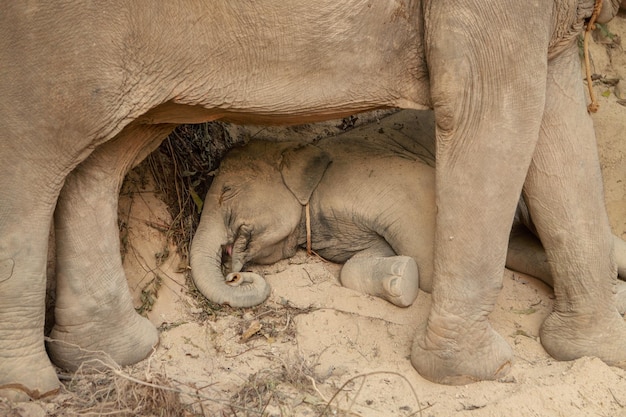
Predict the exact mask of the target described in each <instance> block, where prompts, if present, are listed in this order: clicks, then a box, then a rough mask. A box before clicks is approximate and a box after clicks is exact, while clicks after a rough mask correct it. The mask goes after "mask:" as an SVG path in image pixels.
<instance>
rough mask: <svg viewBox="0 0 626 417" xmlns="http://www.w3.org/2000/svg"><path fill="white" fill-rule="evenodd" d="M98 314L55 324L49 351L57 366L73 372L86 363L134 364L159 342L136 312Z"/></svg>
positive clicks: (153, 331) (149, 326) (154, 331)
mask: <svg viewBox="0 0 626 417" xmlns="http://www.w3.org/2000/svg"><path fill="white" fill-rule="evenodd" d="M57 317H58V315H57ZM78 317H85V316H84V315H83V316H78ZM99 317H101V319H100V320H94V321H84V322H83V323H71V324H63V323H58V322H57V324H55V326H54V327H53V329H52V332H51V334H50V340H49V341H48V350H49V353H50V358H51V359H52V361H53V362H54V363H55V364H56V365H58V366H59V367H61V368H64V369H68V370H71V371H74V370H76V369H77V368H78V367H79V366H80V365H81V364H82V363H83V362H90V363H92V364H94V365H95V366H97V365H102V364H108V365H114V364H117V365H121V366H125V365H131V364H134V363H137V362H139V361H141V360H143V359H145V358H146V357H147V356H148V355H149V354H150V352H151V351H152V350H153V349H154V347H155V346H156V345H157V344H158V342H159V334H158V332H157V329H156V328H155V327H154V326H153V325H152V323H150V321H149V320H148V319H146V318H145V317H142V316H140V315H139V314H137V313H135V312H134V311H132V312H131V313H130V314H126V315H123V316H120V314H119V313H116V314H110V315H102V314H101V315H99ZM83 320H85V319H83ZM102 320H106V321H102ZM112 362H114V363H112Z"/></svg>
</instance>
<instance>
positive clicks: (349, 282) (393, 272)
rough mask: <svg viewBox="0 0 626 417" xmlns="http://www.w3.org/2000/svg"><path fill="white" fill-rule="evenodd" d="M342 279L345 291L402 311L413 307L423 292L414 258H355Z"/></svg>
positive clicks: (343, 272) (345, 266) (342, 272)
mask: <svg viewBox="0 0 626 417" xmlns="http://www.w3.org/2000/svg"><path fill="white" fill-rule="evenodd" d="M340 279H341V284H342V285H343V286H344V287H347V288H351V289H353V290H356V291H360V292H362V293H365V294H369V295H374V296H376V297H380V298H383V299H385V300H387V301H389V302H390V303H392V304H395V305H397V306H399V307H407V306H410V305H411V304H413V301H415V298H416V297H417V294H418V292H419V275H418V271H417V264H416V263H415V260H414V259H413V258H411V257H410V256H388V257H365V256H362V257H354V258H351V259H349V260H348V262H346V264H345V265H344V266H343V268H342V270H341V276H340Z"/></svg>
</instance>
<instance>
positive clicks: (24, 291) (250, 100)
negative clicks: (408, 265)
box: [0, 0, 626, 397]
mask: <svg viewBox="0 0 626 417" xmlns="http://www.w3.org/2000/svg"><path fill="white" fill-rule="evenodd" d="M593 3H594V1H592V0H555V1H553V2H536V3H523V2H519V1H513V0H505V1H502V0H499V1H476V0H462V1H451V0H441V1H436V2H435V1H427V0H423V1H421V2H420V1H417V0H416V1H410V0H387V1H376V2H370V1H369V0H347V1H344V2H336V1H329V0H320V1H319V2H318V3H317V4H316V5H314V6H313V7H312V5H311V4H310V2H308V1H306V2H305V1H301V0H294V1H289V2H285V1H278V0H264V1H261V2H235V3H233V2H231V1H225V0H213V1H210V2H207V1H193V0H185V1H181V2H176V3H173V2H162V3H159V4H156V5H155V4H149V5H145V4H142V3H139V2H136V1H129V0H127V1H122V0H120V1H116V2H109V3H107V4H106V5H105V4H103V3H97V2H96V3H90V2H80V1H75V2H63V3H58V2H43V1H41V2H37V1H32V2H10V3H9V4H7V5H5V6H4V8H3V12H2V15H1V17H0V71H1V73H2V77H1V78H0V97H1V98H0V114H1V115H2V116H1V119H0V202H1V203H0V358H1V359H2V360H1V361H0V387H4V388H5V389H6V391H7V392H8V391H11V390H13V391H16V392H17V391H20V392H25V393H27V394H29V395H31V396H33V397H37V396H41V395H45V394H48V393H52V392H54V391H55V390H57V388H58V386H59V382H58V380H57V377H56V375H55V372H54V369H53V367H52V366H51V364H50V361H49V359H48V357H47V355H46V350H45V348H44V340H43V334H42V333H43V332H42V329H43V304H44V303H43V300H44V291H45V285H44V274H45V263H46V246H47V237H48V230H49V227H50V222H51V219H52V214H53V212H54V210H55V206H56V215H55V227H56V232H57V233H56V236H57V249H58V254H57V266H58V270H57V274H58V276H57V279H58V293H57V296H58V298H57V306H56V320H57V323H56V325H55V328H54V330H53V332H52V340H53V341H52V342H51V343H50V344H49V346H48V349H49V351H50V354H51V356H52V357H53V359H54V360H55V361H56V362H57V363H58V364H61V365H62V366H65V367H68V368H73V367H76V366H77V365H78V364H79V363H80V362H81V361H82V360H85V359H87V358H91V357H94V356H95V357H100V356H99V353H98V352H104V353H106V354H107V355H108V356H109V357H111V358H112V359H113V360H115V361H116V362H118V363H120V364H125V363H130V362H134V361H137V360H139V359H140V358H141V357H143V356H145V355H146V354H148V352H149V351H150V350H151V348H152V346H153V345H154V344H155V343H156V341H157V333H156V331H155V330H154V328H153V327H152V326H151V325H150V324H149V323H148V322H147V321H146V320H144V319H142V318H140V317H139V316H137V315H136V314H135V313H134V311H133V310H132V305H131V303H130V297H129V295H128V291H127V288H126V283H125V279H124V278H125V277H124V272H123V270H122V268H121V263H120V257H119V253H118V249H119V248H118V239H117V228H116V221H115V220H116V214H115V203H116V201H117V197H116V194H117V192H118V189H119V184H120V182H121V180H122V177H123V174H124V173H125V172H126V170H127V169H128V168H129V167H131V166H132V165H133V164H135V163H136V162H137V161H139V160H140V159H141V158H142V157H143V156H144V155H145V154H147V152H148V151H149V150H150V149H152V148H154V147H155V146H156V145H157V144H158V143H159V142H160V141H161V140H162V138H164V137H165V135H166V134H167V133H168V132H169V131H170V130H171V129H172V128H173V127H174V126H175V125H176V124H178V123H193V122H203V121H208V120H215V119H225V120H230V121H235V122H241V123H245V122H256V123H258V122H268V123H270V122H271V123H292V122H304V121H314V120H321V119H328V118H333V117H339V116H343V115H347V114H351V113H354V112H358V111H363V110H367V109H374V108H384V107H405V108H417V109H420V108H428V107H432V108H434V110H435V115H436V122H437V161H438V162H437V180H436V191H437V208H438V212H437V231H436V242H435V262H434V283H433V306H432V310H431V312H430V316H429V319H428V324H427V325H426V326H425V328H424V329H419V330H418V333H417V336H416V339H415V344H414V348H413V353H412V361H413V364H414V365H415V367H416V368H417V370H418V371H419V372H420V373H421V374H422V375H424V376H425V377H427V378H429V379H431V380H434V381H439V382H446V383H464V382H468V381H475V380H479V379H494V378H498V377H500V376H501V375H503V374H504V373H506V371H507V370H508V368H509V367H510V363H511V360H512V352H511V349H510V347H509V346H508V345H507V344H506V342H505V341H504V339H502V338H501V337H500V336H499V335H498V334H497V333H495V332H494V331H493V329H492V328H491V326H490V324H489V322H488V320H487V315H488V313H489V312H490V311H491V309H492V308H493V305H494V302H495V299H496V297H497V294H498V290H499V288H500V286H501V271H502V268H503V266H504V257H505V253H506V244H507V238H508V231H509V228H510V225H511V222H512V219H513V213H514V210H515V206H516V203H517V199H518V197H519V193H520V192H521V190H522V187H524V193H525V196H526V199H527V201H528V203H529V209H530V211H531V213H532V216H533V219H534V220H535V224H536V226H537V230H538V233H539V235H540V237H541V240H542V242H543V244H544V246H545V248H546V251H547V255H548V258H549V260H550V262H551V264H552V265H553V275H554V280H555V284H554V288H555V293H556V297H557V301H556V303H555V310H554V312H553V313H552V315H551V316H550V317H548V319H547V320H546V322H545V323H544V325H543V328H542V332H541V340H542V343H543V344H544V346H545V347H546V349H548V351H549V352H550V353H551V354H552V355H554V356H555V357H556V358H559V359H573V358H576V357H580V356H585V355H591V356H598V357H600V358H601V359H603V360H604V361H606V362H607V363H610V364H616V365H623V364H624V363H625V361H626V349H624V347H625V346H624V344H625V342H624V340H626V325H625V324H624V323H623V322H622V320H621V318H620V317H619V315H618V314H617V312H616V311H615V306H614V304H615V301H614V294H613V288H614V286H615V279H616V273H615V264H614V261H613V255H612V243H611V235H610V231H609V226H608V221H607V216H606V214H605V209H604V206H603V201H602V191H601V190H602V185H601V181H600V170H599V167H598V158H597V154H596V150H595V142H594V131H593V126H592V123H591V120H590V118H589V117H588V116H587V114H586V109H585V106H584V95H583V93H582V89H581V83H580V76H579V60H578V50H577V46H576V36H577V35H578V33H579V32H580V30H581V28H582V27H583V24H584V21H585V19H588V18H589V16H590V15H591V14H592V9H593V7H594V4H593ZM618 5H619V0H609V1H606V2H605V6H604V7H603V9H602V13H601V15H600V21H606V20H608V19H610V18H611V17H612V16H613V15H614V14H615V13H616V11H617V7H618ZM62 188H63V190H62ZM59 195H61V196H60V198H59ZM57 200H58V201H57ZM572 201H574V202H575V203H572ZM609 329H610V331H609Z"/></svg>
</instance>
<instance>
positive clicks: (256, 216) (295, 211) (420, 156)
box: [191, 134, 626, 307]
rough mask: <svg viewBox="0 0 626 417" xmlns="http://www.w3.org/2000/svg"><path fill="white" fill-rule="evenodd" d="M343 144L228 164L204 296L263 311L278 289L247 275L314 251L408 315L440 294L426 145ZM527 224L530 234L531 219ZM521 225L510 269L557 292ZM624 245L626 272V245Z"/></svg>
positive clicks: (385, 140)
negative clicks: (422, 294)
mask: <svg viewBox="0 0 626 417" xmlns="http://www.w3.org/2000/svg"><path fill="white" fill-rule="evenodd" d="M342 136H343V137H342V138H341V140H338V139H334V138H327V139H323V140H321V141H320V142H318V143H317V144H315V145H314V144H302V143H296V142H277V143H276V142H265V141H253V142H251V143H249V144H248V145H246V146H244V147H242V148H238V149H235V150H233V151H231V152H230V153H229V154H228V155H227V156H226V157H225V158H224V159H223V160H222V163H221V166H220V168H219V172H218V174H217V176H216V177H215V179H214V181H213V184H212V186H211V188H210V190H209V192H208V194H207V197H206V200H205V203H204V211H203V214H202V219H201V222H200V225H199V227H198V230H197V232H196V235H195V237H194V240H193V244H192V248H191V267H192V274H193V279H194V282H195V284H196V286H197V287H198V289H199V290H200V292H202V294H204V295H205V296H206V297H207V298H208V299H210V300H211V301H213V302H216V303H219V304H229V305H231V306H233V307H249V306H253V305H257V304H259V303H261V302H263V301H264V300H265V299H266V298H267V296H268V295H269V291H270V289H269V286H268V285H267V283H266V282H265V280H264V279H263V278H262V277H261V276H259V275H258V274H255V273H252V272H242V271H243V269H244V268H245V266H246V265H247V264H250V263H257V264H269V263H274V262H276V261H278V260H281V259H285V258H289V257H291V256H293V255H294V254H295V253H296V250H297V249H298V247H302V246H305V245H306V246H308V247H309V248H310V249H312V250H314V251H315V252H316V253H317V254H319V255H320V256H322V257H324V258H326V259H328V260H330V261H333V262H338V263H345V265H344V266H343V268H342V270H341V275H340V279H341V283H342V285H344V286H346V287H349V288H352V289H355V290H358V291H361V292H364V293H367V294H371V295H375V296H379V297H382V298H384V299H386V300H388V301H390V302H391V303H393V304H395V305H398V306H403V307H404V306H408V305H410V304H411V303H412V302H413V301H414V300H415V297H417V293H418V289H419V288H421V289H422V290H424V291H428V292H430V291H431V289H432V275H433V259H434V257H433V249H434V248H433V244H434V234H435V214H436V205H435V195H434V190H435V170H434V168H433V159H432V157H429V156H428V155H429V154H428V152H424V149H427V148H428V145H423V144H420V143H419V142H414V141H407V142H406V143H405V142H402V143H399V142H398V141H397V139H391V138H390V137H387V136H385V135H383V134H380V135H377V137H375V138H368V137H365V138H363V137H352V138H350V137H346V136H349V135H342ZM521 207H522V209H523V205H521ZM522 212H523V210H522ZM519 218H520V219H522V221H521V223H525V224H526V225H527V226H529V227H530V228H532V225H530V224H529V220H528V216H525V215H520V216H519ZM523 219H527V220H523ZM521 223H520V222H518V224H516V225H515V227H514V232H513V233H512V234H511V240H510V244H509V252H508V256H507V265H508V266H509V267H510V268H512V269H515V270H518V271H520V272H525V273H528V274H530V275H534V276H536V277H538V278H540V279H543V280H544V281H546V282H547V283H548V284H551V277H550V271H549V266H548V263H547V261H546V258H545V253H544V251H543V248H542V247H541V245H540V244H539V242H538V240H537V239H536V238H535V237H534V236H533V235H532V234H530V233H529V231H528V229H526V227H525V226H523V225H522V224H521ZM615 240H616V252H617V254H618V263H619V265H620V267H621V266H626V244H625V243H624V242H623V241H621V240H620V239H618V238H615ZM620 255H621V256H620ZM620 272H626V270H620ZM418 277H419V279H418Z"/></svg>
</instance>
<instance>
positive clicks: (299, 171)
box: [280, 145, 331, 205]
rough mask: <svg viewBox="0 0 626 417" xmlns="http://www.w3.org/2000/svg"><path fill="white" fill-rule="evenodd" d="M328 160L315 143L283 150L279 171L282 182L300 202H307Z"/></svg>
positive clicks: (326, 155) (303, 203) (328, 162)
mask: <svg viewBox="0 0 626 417" xmlns="http://www.w3.org/2000/svg"><path fill="white" fill-rule="evenodd" d="M330 162H331V160H330V155H328V154H327V153H326V152H325V151H323V150H321V149H320V148H318V147H317V146H315V145H304V146H301V147H299V148H295V149H289V150H287V151H285V152H283V158H282V161H281V162H280V173H281V175H282V177H283V182H284V183H285V185H286V186H287V188H289V191H291V192H292V193H293V195H294V196H296V198H297V199H298V201H299V202H300V204H302V205H305V204H306V203H308V202H309V199H310V198H311V194H313V190H315V187H317V184H319V182H320V181H321V180H322V177H323V176H324V172H325V171H326V168H328V165H330Z"/></svg>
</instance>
